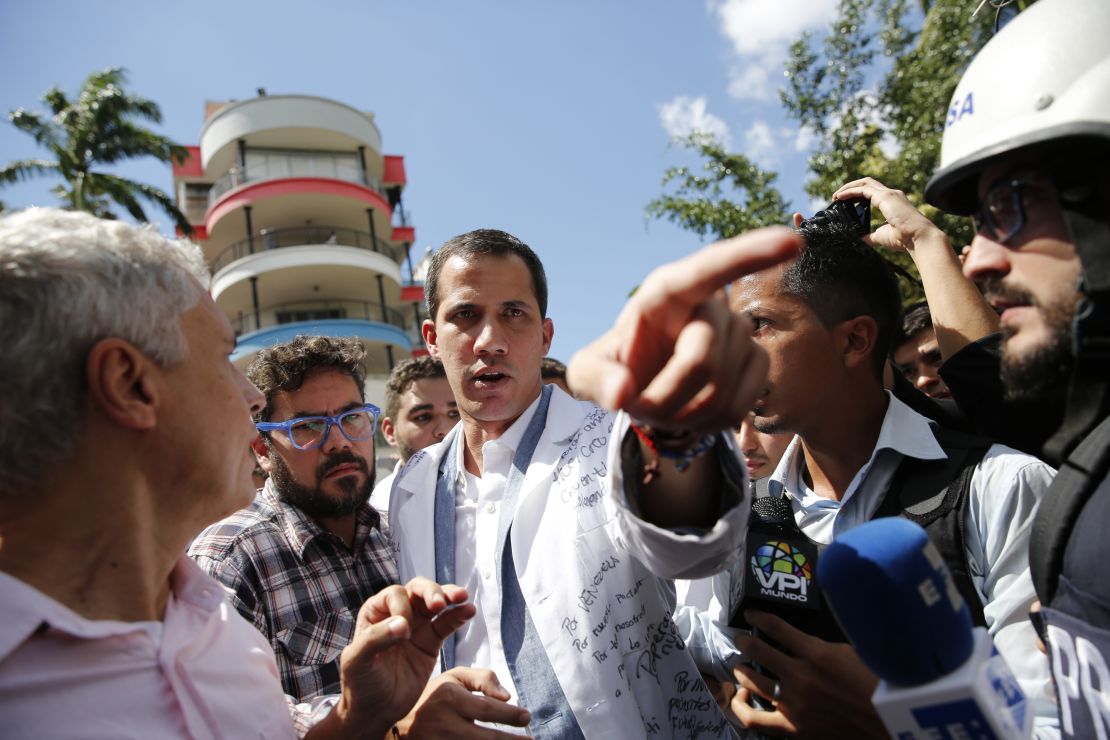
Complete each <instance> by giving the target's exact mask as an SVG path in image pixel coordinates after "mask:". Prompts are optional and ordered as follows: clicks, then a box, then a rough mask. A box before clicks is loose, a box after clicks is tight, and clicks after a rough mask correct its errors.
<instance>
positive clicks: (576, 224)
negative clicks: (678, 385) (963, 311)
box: [0, 0, 835, 360]
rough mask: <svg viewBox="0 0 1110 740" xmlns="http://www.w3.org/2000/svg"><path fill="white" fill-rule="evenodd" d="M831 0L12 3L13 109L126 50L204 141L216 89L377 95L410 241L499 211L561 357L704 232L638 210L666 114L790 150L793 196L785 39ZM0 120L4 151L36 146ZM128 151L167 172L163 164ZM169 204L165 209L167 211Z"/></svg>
mask: <svg viewBox="0 0 1110 740" xmlns="http://www.w3.org/2000/svg"><path fill="white" fill-rule="evenodd" d="M834 8H835V2H834V0H721V1H716V0H711V1H710V2H708V3H705V2H673V1H672V2H665V1H663V0H638V1H636V2H632V1H631V0H628V1H626V2H617V1H616V0H613V1H612V2H597V1H596V0H594V1H593V2H588V1H587V0H563V1H562V2H558V3H554V2H551V3H539V2H530V3H529V2H509V1H508V0H504V1H498V2H494V1H479V0H475V1H471V2H424V1H422V0H407V1H406V2H391V3H382V2H365V1H364V2H316V3H293V2H282V1H280V0H277V1H271V2H254V1H253V0H252V1H245V0H224V1H223V2H211V1H210V0H196V1H194V2H189V3H165V2H147V3H136V2H119V1H118V0H98V2H95V3H77V2H59V1H57V0H35V2H14V1H9V2H4V3H2V4H0V68H3V69H4V70H6V72H5V75H4V82H3V84H2V87H0V111H3V112H5V113H6V112H7V111H9V110H11V109H13V108H16V107H20V106H23V107H29V108H36V109H37V108H38V105H39V104H38V99H39V97H40V96H41V94H42V93H43V92H44V91H45V90H46V89H47V88H48V87H50V86H51V85H59V86H61V87H62V88H63V89H65V90H67V91H69V92H73V91H75V90H76V89H77V87H78V86H79V85H80V83H81V82H82V81H83V80H84V78H85V77H86V76H87V75H88V74H89V73H90V72H92V71H94V70H98V69H102V68H105V67H108V66H116V65H118V66H124V67H126V68H127V69H128V70H129V74H130V89H131V90H133V91H134V92H136V93H139V94H142V95H144V96H146V97H149V98H152V99H154V100H155V101H157V102H158V103H159V104H160V105H161V106H162V111H163V115H164V123H163V125H162V127H161V128H160V130H161V131H162V132H163V133H165V134H167V135H169V136H170V137H172V138H174V139H175V140H177V141H178V142H179V143H182V144H196V143H198V139H199V132H200V129H201V125H202V124H203V115H204V103H205V100H228V99H231V98H239V99H243V98H248V97H252V96H254V95H255V90H256V88H258V87H265V88H266V89H267V91H268V92H270V93H271V94H278V93H305V94H313V95H321V96H324V97H329V98H335V99H338V100H341V101H343V102H345V103H348V104H350V105H352V106H355V107H356V108H359V109H361V110H370V111H374V113H375V116H376V120H377V122H378V126H379V128H380V129H381V132H382V139H383V146H384V150H385V152H386V153H388V154H402V155H404V156H405V162H406V169H407V173H408V179H409V185H408V188H407V189H406V191H405V205H406V208H407V209H408V210H409V211H410V212H411V214H412V216H413V223H414V224H415V226H416V235H417V241H416V245H415V246H414V254H417V253H418V250H419V252H423V250H424V248H425V247H428V246H433V247H434V246H438V245H439V244H441V243H442V242H443V241H445V240H446V239H448V238H450V237H451V236H454V235H455V234H458V233H461V232H464V231H468V230H470V229H473V228H479V227H492V228H501V229H505V230H507V231H510V232H513V233H514V234H516V235H517V236H519V237H521V238H522V239H524V240H525V241H526V242H528V243H529V244H530V245H532V247H533V248H534V249H535V250H536V251H537V252H538V253H539V255H540V257H541V258H542V259H543V261H544V263H545V266H546V268H547V271H548V280H549V282H550V292H551V301H550V307H549V314H550V315H551V317H552V318H553V320H554V323H555V341H554V346H553V348H552V354H553V355H555V356H557V357H560V358H561V359H564V360H568V359H569V358H570V356H571V355H572V354H573V353H574V352H575V351H576V350H578V349H579V348H580V347H582V346H584V345H585V344H586V343H588V342H589V341H590V340H591V339H592V338H594V337H595V336H597V335H598V334H600V333H601V332H602V331H604V330H605V329H606V328H608V326H609V325H610V324H611V322H612V321H613V319H614V318H615V317H616V315H617V314H618V312H619V311H620V307H621V305H622V303H623V301H624V299H625V297H626V296H627V294H628V292H629V290H630V289H631V288H632V287H634V286H635V285H636V284H637V283H638V282H639V281H640V280H641V279H642V278H643V277H644V276H645V275H646V274H647V273H648V272H649V271H650V270H651V268H652V267H654V266H656V265H659V264H661V263H663V262H666V261H669V260H672V259H676V258H678V257H681V256H683V255H685V254H687V253H689V252H690V251H692V250H694V249H697V248H698V247H699V246H700V242H699V240H698V237H697V236H696V235H693V234H689V233H687V232H683V231H681V230H679V229H677V228H676V227H674V226H671V225H670V224H669V223H664V222H659V221H652V222H646V221H645V218H644V206H645V205H646V204H647V202H648V201H649V200H651V199H652V198H653V197H655V196H656V195H658V194H659V193H660V191H661V188H660V178H661V176H662V173H663V171H664V169H665V168H666V167H668V166H670V165H672V164H679V163H680V162H681V161H682V156H681V153H680V152H679V151H678V150H676V149H674V148H672V147H671V146H670V140H671V136H672V135H674V134H680V133H683V132H684V131H687V130H689V129H690V128H691V127H694V128H699V129H703V130H709V131H712V132H714V133H716V134H718V135H719V136H722V137H723V138H725V139H726V141H728V142H729V143H730V144H731V146H732V148H733V149H734V150H735V151H740V152H743V153H745V154H748V155H749V156H751V157H753V158H755V159H756V161H758V162H760V163H761V164H763V165H765V166H769V167H772V168H774V169H777V170H778V171H779V172H780V173H781V174H780V181H779V184H780V186H781V187H782V189H783V191H784V194H785V195H786V197H787V198H788V199H789V200H790V201H791V203H792V205H793V206H794V207H795V208H797V209H799V210H808V209H809V208H810V204H809V203H808V198H807V197H806V196H805V195H804V194H803V192H802V189H801V183H802V181H803V179H804V175H805V151H806V143H807V142H806V137H805V136H804V135H801V136H799V131H798V127H797V124H795V123H793V122H791V121H787V120H786V119H785V117H784V116H783V113H782V111H781V107H780V105H779V103H778V94H777V91H776V88H777V85H778V84H779V83H780V82H781V80H782V59H783V58H784V56H785V48H786V46H787V45H788V44H789V42H790V41H792V40H793V39H794V38H796V37H797V35H798V34H799V33H800V32H801V31H803V30H805V29H807V28H809V29H821V28H824V27H825V26H826V25H827V23H828V21H829V20H830V19H831V17H832V15H833V13H834ZM38 153H39V151H38V150H37V149H36V147H35V145H34V142H33V141H32V140H31V138H30V137H28V136H26V135H25V134H23V133H21V132H19V131H17V130H16V129H14V128H13V127H12V126H11V125H10V124H7V123H4V124H3V125H0V161H2V162H5V163H6V162H8V161H11V160H13V159H17V158H24V157H31V156H36V155H37V154H38ZM121 171H122V172H123V173H124V174H126V175H128V176H131V177H135V178H138V179H142V180H145V181H147V182H151V183H153V184H155V185H158V186H160V187H162V188H163V189H166V190H169V189H170V187H171V177H170V173H169V170H168V168H166V167H164V166H162V165H160V164H158V163H154V162H146V163H134V164H130V165H127V166H125V167H124V168H122V169H121ZM53 184H54V183H53V182H52V181H50V180H48V179H43V180H39V181H37V182H35V183H28V184H20V185H16V186H9V187H7V188H4V189H2V190H0V200H3V201H4V202H5V203H6V204H7V206H8V208H9V209H15V208H19V207H23V206H28V205H50V204H53V203H54V202H55V201H54V198H53V196H52V195H51V194H50V192H49V188H50V186H51V185H53ZM159 223H161V224H162V225H163V226H165V221H159Z"/></svg>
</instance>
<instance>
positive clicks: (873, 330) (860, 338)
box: [836, 316, 879, 368]
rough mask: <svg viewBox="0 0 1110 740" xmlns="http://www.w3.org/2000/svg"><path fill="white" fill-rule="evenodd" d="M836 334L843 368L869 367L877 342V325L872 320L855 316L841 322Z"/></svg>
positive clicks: (868, 317)
mask: <svg viewBox="0 0 1110 740" xmlns="http://www.w3.org/2000/svg"><path fill="white" fill-rule="evenodd" d="M836 333H837V340H838V344H837V346H838V347H839V349H840V354H841V357H842V358H843V360H844V366H845V367H850V368H854V367H859V366H861V365H863V366H868V367H870V366H871V363H872V358H873V357H874V355H875V352H876V351H877V350H878V342H879V325H878V324H877V323H875V319H874V318H872V317H870V316H856V317H855V318H852V319H848V320H846V321H842V322H841V323H840V324H839V325H838V326H837V327H836Z"/></svg>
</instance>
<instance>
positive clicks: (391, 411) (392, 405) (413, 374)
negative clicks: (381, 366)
mask: <svg viewBox="0 0 1110 740" xmlns="http://www.w3.org/2000/svg"><path fill="white" fill-rule="evenodd" d="M446 377H447V371H446V370H444V369H443V363H442V362H440V361H439V360H437V359H436V358H434V357H427V356H424V357H413V358H410V359H408V360H401V361H400V362H398V363H397V364H396V365H394V366H393V371H392V372H391V373H390V374H389V380H388V381H386V384H385V410H384V414H385V416H386V417H388V418H390V419H393V420H394V421H396V420H397V411H398V410H400V408H401V396H403V395H404V394H405V391H406V390H408V387H409V386H410V385H412V384H413V383H415V382H416V381H418V380H424V379H425V378H446Z"/></svg>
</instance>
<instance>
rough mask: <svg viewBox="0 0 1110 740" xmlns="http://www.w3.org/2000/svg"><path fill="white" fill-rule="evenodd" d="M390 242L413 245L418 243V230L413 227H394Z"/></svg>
mask: <svg viewBox="0 0 1110 740" xmlns="http://www.w3.org/2000/svg"><path fill="white" fill-rule="evenodd" d="M389 241H391V242H406V243H407V244H412V243H413V242H414V241H416V229H415V228H413V227H412V226H394V227H393V233H392V234H390V235H389Z"/></svg>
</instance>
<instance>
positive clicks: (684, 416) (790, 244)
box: [567, 227, 800, 433]
mask: <svg viewBox="0 0 1110 740" xmlns="http://www.w3.org/2000/svg"><path fill="white" fill-rule="evenodd" d="M799 247H800V240H799V238H798V236H797V235H795V234H793V233H792V232H791V231H790V230H789V229H787V228H785V227H771V228H767V229H760V230H758V231H753V232H751V233H748V234H745V235H743V236H739V237H736V238H734V239H728V240H726V241H723V242H718V243H717V244H713V245H711V246H709V247H706V248H704V249H702V250H700V251H698V252H695V253H694V254H692V255H690V256H688V257H686V258H684V259H681V260H679V261H677V262H672V263H670V264H667V265H664V266H662V267H660V268H658V269H656V270H654V271H653V272H652V273H651V274H650V275H648V277H647V278H646V279H645V280H644V282H643V284H642V285H641V286H640V288H639V290H637V291H636V294H635V295H634V296H632V298H631V299H630V300H629V301H628V303H627V305H626V306H625V308H624V310H623V311H622V312H621V314H620V316H619V317H618V318H617V321H616V323H615V324H614V326H613V328H612V329H610V330H609V331H608V332H607V333H606V334H604V335H603V336H602V337H601V338H599V339H598V340H597V341H595V342H593V343H592V344H591V345H589V346H588V347H586V348H585V349H583V350H581V351H580V352H578V354H576V355H575V356H574V358H573V359H572V360H571V363H570V365H569V367H568V370H567V380H568V382H569V384H570V386H571V387H572V388H573V389H574V391H575V393H576V394H578V395H580V396H581V397H583V398H588V399H591V400H593V401H595V402H597V403H598V405H600V406H603V407H604V408H608V409H623V410H625V411H627V412H628V413H629V414H631V415H632V416H633V417H634V418H636V419H639V420H640V421H643V422H645V423H647V424H650V425H652V426H654V427H658V428H661V429H682V430H687V431H690V432H695V433H706V432H715V431H718V430H721V429H724V428H726V427H731V426H732V425H733V424H734V423H735V422H736V421H737V420H739V419H741V418H743V417H744V415H745V414H746V413H747V412H748V410H749V409H750V408H751V404H752V401H753V400H754V399H755V396H756V394H757V393H758V392H759V391H760V390H761V389H762V387H763V383H764V381H765V376H766V371H767V361H766V357H765V356H764V355H763V353H762V352H761V351H760V350H759V349H758V348H757V347H756V346H755V345H753V343H752V341H751V332H752V329H751V324H750V322H749V321H748V319H747V318H746V317H743V316H739V315H737V314H733V313H731V312H730V311H729V310H728V307H727V306H726V305H725V302H724V300H723V298H722V291H723V289H724V288H725V286H727V285H728V284H729V283H731V282H733V281H734V280H736V279H738V278H739V277H741V276H743V275H747V274H749V273H752V272H756V271H759V270H762V269H764V268H767V267H770V266H772V265H775V264H777V263H779V262H781V261H783V260H785V259H789V258H790V257H792V256H794V255H795V254H796V253H797V251H798V249H799Z"/></svg>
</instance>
